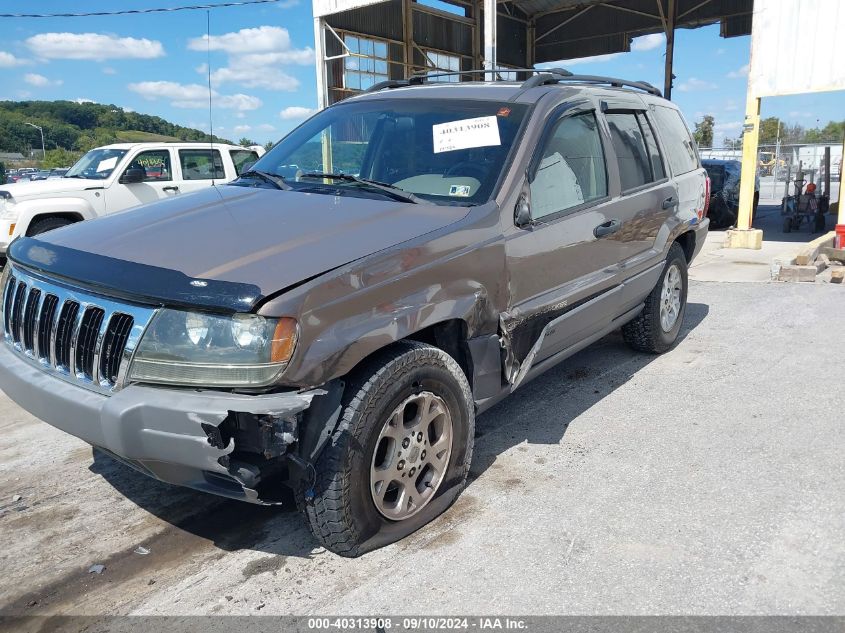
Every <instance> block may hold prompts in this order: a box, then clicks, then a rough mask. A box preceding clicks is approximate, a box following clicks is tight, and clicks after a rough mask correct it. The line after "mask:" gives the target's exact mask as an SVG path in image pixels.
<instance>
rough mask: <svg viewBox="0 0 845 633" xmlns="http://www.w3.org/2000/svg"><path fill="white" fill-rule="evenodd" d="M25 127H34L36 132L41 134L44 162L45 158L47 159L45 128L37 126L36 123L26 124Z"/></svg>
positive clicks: (42, 158)
mask: <svg viewBox="0 0 845 633" xmlns="http://www.w3.org/2000/svg"><path fill="white" fill-rule="evenodd" d="M24 125H28V126H29V127H34V128H35V129H36V130H38V131H39V132H41V160H44V159H45V158H47V150H46V149H45V147H44V128H43V127H41V126H40V125H35V123H24Z"/></svg>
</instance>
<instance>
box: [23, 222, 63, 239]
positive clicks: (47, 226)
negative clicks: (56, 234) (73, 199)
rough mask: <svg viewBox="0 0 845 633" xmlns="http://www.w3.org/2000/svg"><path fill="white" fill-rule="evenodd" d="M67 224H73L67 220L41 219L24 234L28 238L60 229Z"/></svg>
mask: <svg viewBox="0 0 845 633" xmlns="http://www.w3.org/2000/svg"><path fill="white" fill-rule="evenodd" d="M69 224H73V222H72V221H71V220H68V219H67V218H41V219H40V220H36V221H35V222H33V223H32V224H30V225H29V230H28V231H27V232H26V234H27V235H29V236H33V235H41V234H42V233H46V232H47V231H52V230H54V229H60V228H62V227H63V226H67V225H69Z"/></svg>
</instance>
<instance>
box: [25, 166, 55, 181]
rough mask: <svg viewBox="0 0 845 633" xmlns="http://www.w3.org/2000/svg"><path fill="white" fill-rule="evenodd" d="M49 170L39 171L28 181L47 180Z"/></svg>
mask: <svg viewBox="0 0 845 633" xmlns="http://www.w3.org/2000/svg"><path fill="white" fill-rule="evenodd" d="M50 173H51V172H50V170H49V169H39V170H38V171H36V172H35V173H34V174H32V175H31V176H30V177H29V179H30V180H47V178H49V177H50Z"/></svg>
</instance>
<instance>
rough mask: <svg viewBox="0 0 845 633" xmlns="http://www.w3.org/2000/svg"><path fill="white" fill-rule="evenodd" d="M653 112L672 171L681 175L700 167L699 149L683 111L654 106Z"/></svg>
mask: <svg viewBox="0 0 845 633" xmlns="http://www.w3.org/2000/svg"><path fill="white" fill-rule="evenodd" d="M652 112H653V114H654V121H655V123H656V125H657V130H658V133H659V134H660V138H661V140H662V141H663V149H664V151H665V152H666V157H667V158H668V159H669V166H670V167H671V168H672V173H673V174H674V175H676V176H679V175H681V174H686V173H688V172H691V171H693V170H695V169H698V167H699V166H700V165H701V163H700V161H699V160H698V150H697V148H696V146H695V141H693V139H692V135H691V134H690V132H689V128H687V124H686V123H684V120H683V118H682V117H681V113H680V112H678V111H677V110H675V109H674V108H667V107H665V106H654V108H653V110H652Z"/></svg>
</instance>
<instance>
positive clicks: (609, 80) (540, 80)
mask: <svg viewBox="0 0 845 633" xmlns="http://www.w3.org/2000/svg"><path fill="white" fill-rule="evenodd" d="M563 81H565V82H573V83H586V84H604V85H608V86H611V87H613V88H622V87H623V86H625V87H628V88H636V89H637V90H643V91H644V92H647V93H649V94H651V95H654V96H655V97H662V96H663V93H662V92H660V90H658V89H657V88H655V87H654V86H652V85H651V84H650V83H648V82H647V81H630V80H628V79H618V78H616V77H602V76H600V75H572V74H570V75H569V76H566V77H560V76H557V75H551V74H549V75H542V74H540V75H535V76H533V77H531V78H530V79H528V80H527V81H525V82H524V83H523V84H522V87H523V88H533V87H534V86H543V85H548V84H556V83H560V82H563Z"/></svg>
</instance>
